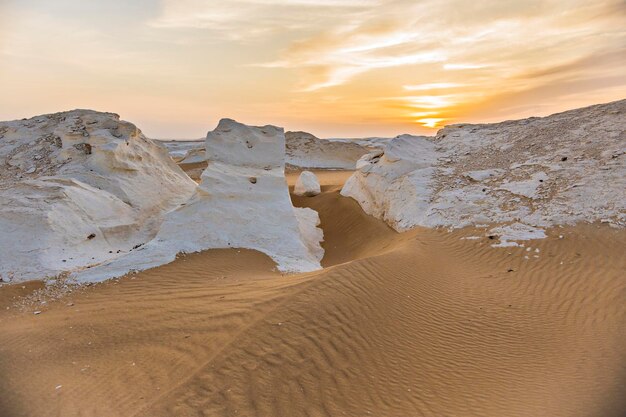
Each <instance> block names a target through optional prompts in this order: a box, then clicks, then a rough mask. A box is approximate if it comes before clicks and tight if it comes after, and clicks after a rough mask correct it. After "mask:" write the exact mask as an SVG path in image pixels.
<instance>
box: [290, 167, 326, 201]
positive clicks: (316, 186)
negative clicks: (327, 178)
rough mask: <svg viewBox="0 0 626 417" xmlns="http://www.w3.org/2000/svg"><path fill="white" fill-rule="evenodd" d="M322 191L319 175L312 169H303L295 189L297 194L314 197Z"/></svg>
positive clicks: (294, 191)
mask: <svg viewBox="0 0 626 417" xmlns="http://www.w3.org/2000/svg"><path fill="white" fill-rule="evenodd" d="M321 192H322V189H321V187H320V183H319V181H318V180H317V177H316V176H315V174H314V173H312V172H311V171H302V173H301V174H300V176H299V177H298V180H297V181H296V185H295V187H294V189H293V193H294V194H295V195H299V196H304V197H313V196H316V195H318V194H319V193H321Z"/></svg>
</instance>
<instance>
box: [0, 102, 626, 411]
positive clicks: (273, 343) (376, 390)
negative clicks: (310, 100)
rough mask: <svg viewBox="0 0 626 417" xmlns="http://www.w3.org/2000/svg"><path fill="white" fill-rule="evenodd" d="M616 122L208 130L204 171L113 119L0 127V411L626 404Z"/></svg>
mask: <svg viewBox="0 0 626 417" xmlns="http://www.w3.org/2000/svg"><path fill="white" fill-rule="evenodd" d="M625 115H626V100H622V101H618V102H613V103H608V104H602V105H596V106H591V107H587V108H583V109H577V110H571V111H567V112H564V113H559V114H555V115H552V116H549V117H545V118H531V119H525V120H517V121H507V122H503V123H496V124H487V125H452V126H448V127H446V128H444V129H441V130H440V131H439V132H438V133H437V135H435V136H430V137H427V136H410V135H402V136H398V137H396V138H393V139H389V140H386V141H384V143H383V145H382V146H376V147H372V148H370V149H368V151H369V152H368V153H366V154H365V155H361V152H357V151H355V149H361V148H360V147H361V146H363V145H359V144H354V146H353V144H352V143H351V142H348V141H346V142H335V141H331V142H330V145H329V144H327V143H325V142H323V141H324V140H325V139H313V137H312V136H309V135H305V134H302V133H299V134H298V137H306V138H307V141H292V142H291V145H289V143H290V142H289V141H287V142H286V137H287V138H288V137H290V136H291V135H285V133H284V131H283V129H282V128H278V127H274V126H263V127H253V126H246V125H244V124H241V123H238V122H235V121H234V120H230V119H223V120H222V121H221V122H220V123H219V125H218V126H217V127H216V128H215V129H214V130H212V131H210V132H209V133H208V135H207V138H206V141H205V142H203V143H202V144H195V146H197V147H194V148H192V149H188V150H187V151H186V152H193V153H197V149H201V150H202V153H204V157H203V161H202V162H203V163H204V164H205V165H206V168H204V170H203V172H202V174H201V176H200V178H199V179H198V180H197V181H193V180H192V179H191V178H190V177H188V176H187V174H186V173H185V172H184V170H183V169H181V168H180V167H179V166H178V165H177V164H176V163H175V162H174V157H170V154H171V147H170V153H169V154H168V149H167V147H166V146H164V145H162V144H160V143H158V142H156V141H153V140H150V139H147V138H146V137H145V136H144V135H143V134H142V133H141V131H140V130H139V129H137V127H135V126H134V125H133V124H131V123H129V122H124V121H120V119H119V117H118V116H117V115H115V114H110V113H98V112H94V111H87V110H75V111H70V112H65V113H56V114H51V115H44V116H37V117H34V118H32V119H28V120H20V121H13V122H3V123H0V134H1V135H2V138H1V142H0V144H1V145H2V146H1V147H0V155H1V157H2V159H1V160H0V164H1V166H2V171H1V175H2V184H1V187H0V193H1V195H2V207H0V227H1V229H2V234H1V235H0V247H1V248H2V252H1V254H0V255H1V256H0V267H1V269H0V276H1V277H2V281H3V282H4V284H3V285H2V286H1V287H0V303H1V307H2V308H1V309H0V335H1V336H0V358H2V360H1V361H0V372H1V373H2V375H3V378H2V379H0V387H1V388H2V392H5V393H11V394H10V395H3V396H2V400H0V414H1V415H3V416H4V415H6V416H56V415H68V416H69V415H106V416H109V415H110V416H186V415H194V416H195V415H216V416H217V415H264V416H295V415H354V416H357V415H370V414H371V415H385V416H407V415H435V416H443V415H468V416H470V415H471V416H474V415H475V416H483V415H493V416H496V415H497V416H502V415H512V416H537V415H550V416H575V415H580V416H583V415H584V416H588V415H598V416H600V415H602V416H619V415H622V413H623V412H624V411H626V408H625V407H626V403H625V402H624V397H623V392H624V391H623V389H624V381H625V379H624V377H625V376H626V374H625V372H624V371H625V368H624V365H625V364H626V350H625V348H624V346H625V345H624V343H623V342H624V336H626V334H625V333H624V328H625V327H624V324H625V319H626V308H625V306H626V303H624V299H625V298H624V296H625V295H626V274H625V271H626V257H625V256H624V249H625V248H626V231H625V230H624V226H625V225H626V186H625V185H626V184H625V180H626V162H625V158H626V117H625ZM291 137H293V136H291ZM313 141H315V142H313ZM317 142H321V143H319V144H318V143H317ZM300 145H301V146H300ZM289 146H291V151H290V152H291V156H290V155H289V154H288V152H289ZM294 146H300V147H299V148H294ZM327 146H328V147H329V149H332V152H331V153H332V159H331V160H330V161H329V162H328V163H325V162H324V161H323V157H324V152H320V149H325V148H326V147H327ZM309 152H310V153H311V154H312V155H311V156H310V158H309V157H308V153H309ZM294 154H298V155H300V156H299V158H300V160H301V161H307V162H306V164H303V165H307V166H309V167H311V166H312V167H311V168H310V169H309V170H304V169H303V168H300V167H298V168H296V164H290V165H292V167H291V168H290V169H289V171H288V172H287V173H285V164H286V163H287V162H286V161H289V160H291V161H293V155H294ZM289 158H292V159H289ZM183 161H184V158H183V159H179V164H180V165H182V166H185V163H184V162H183ZM337 161H342V162H341V163H342V164H343V163H345V165H350V166H349V169H345V168H344V169H342V168H341V167H339V166H337V165H339V164H337V163H336V162H337ZM346 161H351V162H350V163H349V164H348V162H346ZM196 163H198V162H196ZM352 165H354V167H352ZM329 166H332V168H329ZM193 169H197V167H196V168H193Z"/></svg>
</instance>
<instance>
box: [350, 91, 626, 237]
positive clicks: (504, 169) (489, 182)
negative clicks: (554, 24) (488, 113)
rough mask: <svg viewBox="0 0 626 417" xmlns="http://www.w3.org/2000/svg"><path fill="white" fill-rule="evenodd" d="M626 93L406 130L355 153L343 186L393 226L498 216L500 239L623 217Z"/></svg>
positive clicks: (476, 221) (624, 220) (488, 220)
mask: <svg viewBox="0 0 626 417" xmlns="http://www.w3.org/2000/svg"><path fill="white" fill-rule="evenodd" d="M625 152H626V100H621V101H617V102H613V103H608V104H601V105H596V106H591V107H587V108H583V109H577V110H571V111H567V112H564V113H559V114H554V115H552V116H548V117H544V118H537V117H534V118H530V119H524V120H516V121H506V122H502V123H496V124H482V125H452V126H448V127H446V128H444V129H442V130H440V131H439V132H438V133H437V136H436V137H435V138H428V137H409V136H402V137H398V138H396V139H394V140H392V141H391V142H390V143H389V144H388V145H387V146H386V148H385V149H384V151H383V152H378V153H374V154H370V155H367V156H365V157H364V158H362V159H361V160H360V161H359V162H358V171H357V172H356V173H355V174H354V175H353V176H352V177H351V178H350V179H349V180H348V181H347V182H346V184H345V186H344V188H343V190H342V194H343V195H344V196H350V197H353V198H354V199H355V200H357V201H358V202H359V204H360V205H361V206H362V207H363V209H364V210H365V211H366V212H367V213H370V214H372V215H374V216H376V217H378V218H381V219H384V220H385V221H386V222H387V223H388V224H389V225H390V226H392V227H393V228H395V229H396V230H398V231H403V230H407V229H410V228H412V227H415V226H426V227H437V226H446V227H455V228H457V227H464V226H469V225H480V224H493V223H497V224H501V225H502V226H501V227H499V228H498V229H497V230H495V229H494V230H495V231H496V232H497V233H498V235H499V236H501V237H502V241H501V242H500V244H501V245H514V244H515V242H508V241H507V236H514V237H515V239H517V240H523V238H524V236H525V237H527V238H529V239H531V238H535V237H541V236H543V230H542V229H543V228H546V227H549V226H552V225H562V224H573V223H576V222H581V221H585V222H595V221H601V222H605V223H609V224H611V225H614V226H616V227H623V226H625V225H626V156H625V155H624V154H625Z"/></svg>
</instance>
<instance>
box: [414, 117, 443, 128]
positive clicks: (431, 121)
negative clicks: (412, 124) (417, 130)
mask: <svg viewBox="0 0 626 417" xmlns="http://www.w3.org/2000/svg"><path fill="white" fill-rule="evenodd" d="M445 120H446V119H443V118H437V117H431V118H426V119H419V120H417V122H418V123H421V125H422V126H424V127H428V128H431V129H435V128H437V127H440V124H441V122H443V121H445Z"/></svg>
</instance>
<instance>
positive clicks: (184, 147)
mask: <svg viewBox="0 0 626 417" xmlns="http://www.w3.org/2000/svg"><path fill="white" fill-rule="evenodd" d="M157 142H159V143H161V144H162V145H163V146H165V147H166V148H167V151H168V152H169V154H170V156H171V157H172V159H173V160H174V162H176V163H195V162H203V161H206V155H205V147H204V142H205V140H204V139H198V140H157ZM187 156H189V157H191V158H193V159H194V161H192V162H189V161H184V160H185V158H187ZM198 157H199V158H198ZM197 159H199V160H197Z"/></svg>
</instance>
